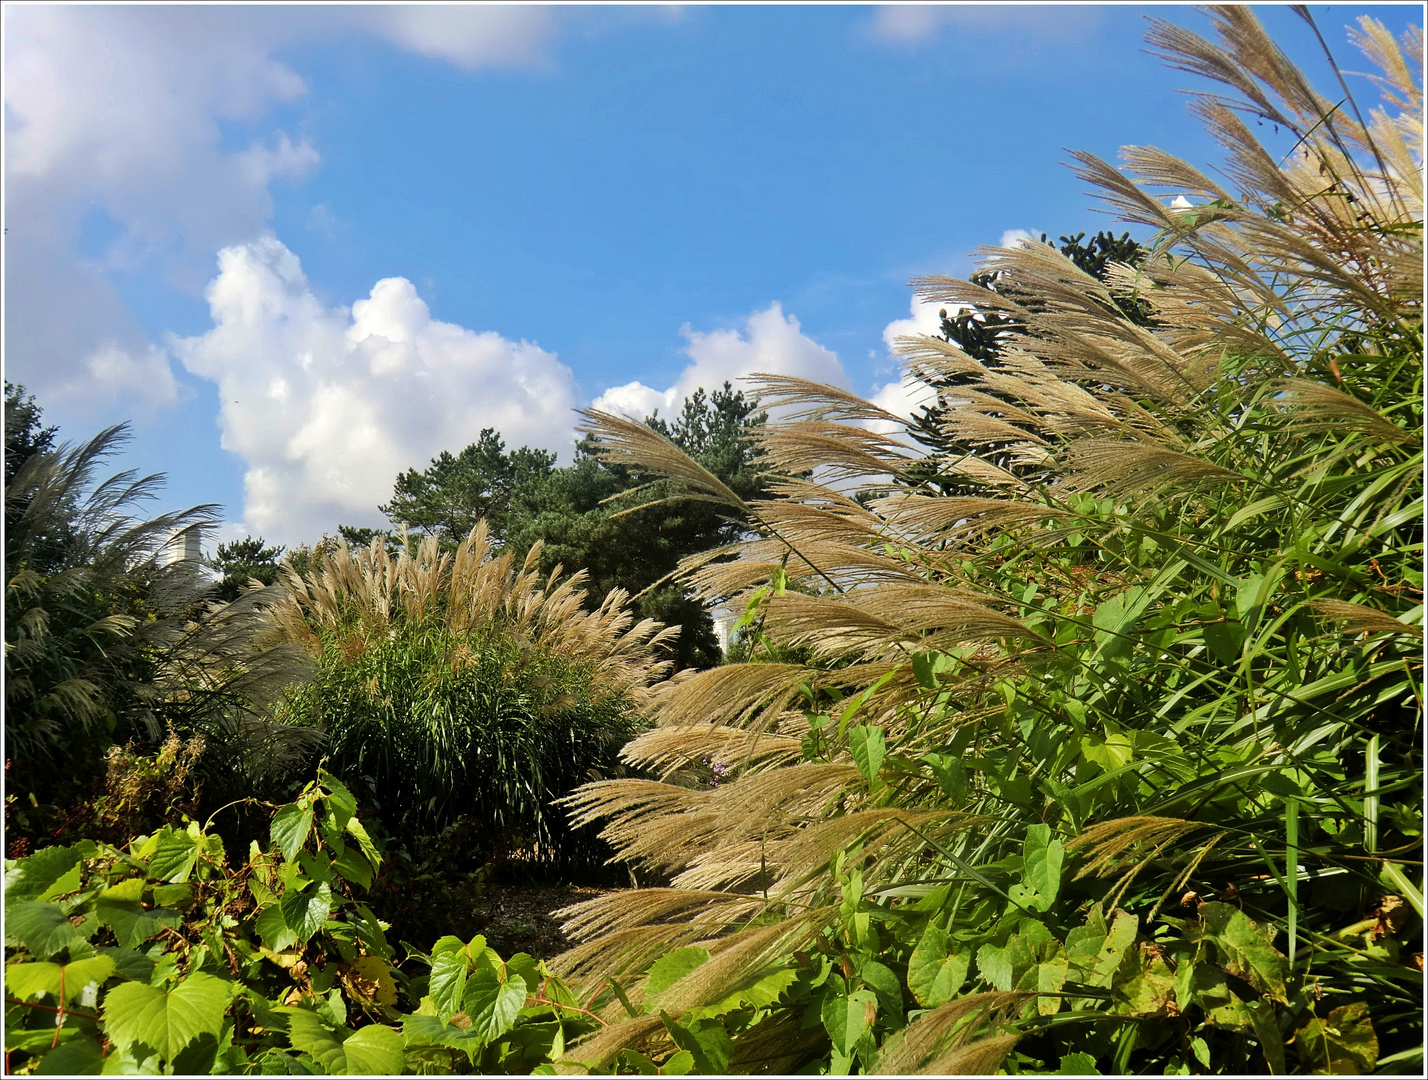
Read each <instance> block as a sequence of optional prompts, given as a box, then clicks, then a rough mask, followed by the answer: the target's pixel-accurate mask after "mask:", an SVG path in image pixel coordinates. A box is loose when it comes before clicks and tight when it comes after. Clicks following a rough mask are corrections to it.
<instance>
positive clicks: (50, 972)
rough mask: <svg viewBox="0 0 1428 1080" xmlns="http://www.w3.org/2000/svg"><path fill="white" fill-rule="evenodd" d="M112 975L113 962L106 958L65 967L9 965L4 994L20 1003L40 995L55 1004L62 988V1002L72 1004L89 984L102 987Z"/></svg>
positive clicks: (55, 965)
mask: <svg viewBox="0 0 1428 1080" xmlns="http://www.w3.org/2000/svg"><path fill="white" fill-rule="evenodd" d="M113 973H114V961H113V959H112V958H111V957H108V956H89V957H86V958H84V959H83V960H74V961H71V962H70V963H68V964H64V965H60V964H51V963H49V962H41V963H33V964H11V965H10V966H9V967H7V968H6V969H5V993H6V994H7V995H8V996H10V997H17V998H20V999H21V1000H22V1001H27V1000H29V999H30V998H32V997H38V996H39V995H41V994H49V995H50V996H51V997H53V998H55V999H56V1000H58V998H59V996H60V988H61V987H63V988H64V996H65V1000H66V1001H73V1000H74V999H75V998H77V997H79V995H80V994H82V993H84V988H85V987H86V986H88V985H89V984H90V983H102V982H103V981H104V980H105V979H107V978H109V976H110V975H112V974H113Z"/></svg>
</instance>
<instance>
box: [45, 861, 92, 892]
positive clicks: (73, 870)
mask: <svg viewBox="0 0 1428 1080" xmlns="http://www.w3.org/2000/svg"><path fill="white" fill-rule="evenodd" d="M82 869H83V867H82V864H80V863H75V864H74V865H73V866H71V867H70V868H69V869H68V870H66V871H65V872H64V873H63V874H61V875H60V876H59V877H58V878H57V879H56V880H55V882H54V884H53V885H51V886H50V887H49V888H48V889H46V890H45V891H44V892H42V893H40V895H39V897H38V899H40V900H59V899H60V898H62V897H66V896H69V895H70V894H71V893H76V892H79V885H80V871H81V870H82Z"/></svg>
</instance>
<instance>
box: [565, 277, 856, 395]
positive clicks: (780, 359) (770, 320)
mask: <svg viewBox="0 0 1428 1080" xmlns="http://www.w3.org/2000/svg"><path fill="white" fill-rule="evenodd" d="M680 333H681V334H683V335H684V339H685V347H684V354H685V356H687V357H688V358H689V363H688V364H687V365H686V366H685V367H684V370H683V371H681V372H680V373H679V377H678V378H677V379H676V380H675V382H674V385H673V386H670V387H669V388H668V389H665V390H656V389H654V388H653V387H649V386H646V385H644V384H643V383H639V382H632V383H626V384H625V385H624V386H616V387H612V388H611V389H609V390H606V391H605V392H604V393H603V394H601V395H600V396H599V397H598V398H596V399H595V402H594V405H593V408H596V409H602V410H604V411H606V412H614V413H622V414H624V415H626V416H633V417H635V418H636V419H639V420H643V419H644V418H645V417H646V416H649V415H651V414H652V413H653V412H654V411H655V410H656V409H659V410H660V412H661V413H662V414H663V415H665V416H670V415H672V414H674V413H676V412H678V410H679V408H680V406H681V404H682V403H683V401H684V399H685V398H686V397H688V396H689V395H690V394H692V393H693V392H694V391H695V390H697V389H698V388H699V387H701V386H702V387H704V389H706V390H715V389H717V388H719V387H721V386H723V385H724V383H725V382H726V381H728V382H731V383H733V384H734V386H735V388H736V389H739V388H740V387H739V384H738V380H739V379H742V378H745V377H746V376H749V375H753V374H755V373H756V372H767V373H769V374H778V375H796V376H798V377H799V378H803V379H811V380H813V381H815V382H824V383H831V384H833V385H834V386H839V387H843V388H845V389H847V388H848V387H849V386H850V383H849V381H848V375H847V372H845V371H844V370H843V365H842V364H841V363H839V361H838V354H837V353H835V352H833V351H832V350H830V349H826V348H824V347H823V346H822V345H820V344H818V342H816V341H814V340H813V339H812V338H811V337H809V336H808V335H807V334H805V333H804V332H803V328H802V326H801V325H800V324H799V321H798V319H797V318H796V317H794V316H793V315H791V314H785V313H784V310H783V305H782V304H780V303H778V302H777V301H775V302H774V303H772V304H770V305H769V306H768V307H767V308H765V309H763V310H762V311H755V312H754V313H752V314H751V315H749V316H748V317H747V318H746V319H745V320H744V324H743V326H742V328H738V329H733V328H731V329H723V330H711V331H709V332H707V333H705V332H701V331H698V330H694V329H692V328H691V327H689V326H688V325H686V326H684V327H683V328H682V329H681V330H680ZM745 389H747V388H745Z"/></svg>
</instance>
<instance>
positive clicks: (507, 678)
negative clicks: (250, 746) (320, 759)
mask: <svg viewBox="0 0 1428 1080" xmlns="http://www.w3.org/2000/svg"><path fill="white" fill-rule="evenodd" d="M538 557H539V549H538V548H537V549H536V550H534V551H533V552H532V553H531V555H530V556H529V557H528V558H527V559H526V563H525V565H524V566H523V567H519V568H518V567H516V566H514V565H513V563H512V560H511V558H510V556H509V555H500V556H497V555H494V554H493V553H492V552H491V551H490V549H489V547H488V544H487V541H486V533H485V529H484V527H478V528H477V529H475V530H473V532H472V534H471V535H470V536H469V537H468V538H467V539H466V541H464V542H463V543H462V544H461V545H460V547H459V548H458V549H457V551H456V553H455V554H454V555H442V554H440V552H439V550H438V547H437V542H436V540H435V538H428V539H427V540H426V541H424V542H423V543H422V544H421V545H420V547H418V548H413V547H412V546H410V545H408V546H407V547H405V548H403V549H402V550H401V551H399V552H397V553H396V554H391V553H389V552H387V551H386V550H384V549H383V547H382V545H381V543H380V541H378V542H376V543H374V544H373V545H372V547H370V548H368V549H359V550H357V551H355V552H354V551H352V550H351V549H349V548H348V547H346V545H345V544H344V545H341V546H339V547H338V548H337V549H336V550H335V551H333V552H330V553H327V554H325V555H323V556H322V558H321V561H320V562H319V564H318V566H317V568H315V569H313V570H310V571H309V572H308V573H307V574H306V575H305V576H304V575H299V574H297V573H296V572H294V571H293V570H291V568H289V570H288V571H287V573H286V576H285V584H286V585H287V588H288V590H289V599H288V600H286V601H285V602H284V604H283V605H282V606H281V607H280V608H279V609H278V619H279V622H280V624H281V626H282V633H283V634H284V635H285V636H286V638H287V639H288V640H289V641H292V642H296V643H300V644H302V645H303V646H305V647H306V648H307V649H309V650H310V652H311V653H312V655H313V656H314V658H315V660H316V663H317V674H316V676H315V677H314V679H313V680H312V681H311V682H310V683H308V684H306V685H304V686H301V687H298V688H297V689H296V690H295V691H294V692H293V693H292V694H291V695H290V696H289V697H288V699H287V700H286V701H285V703H284V705H283V707H282V709H281V711H280V715H281V717H282V718H283V719H284V720H286V721H288V722H292V723H296V724H301V725H304V726H308V727H315V728H320V729H322V730H323V731H325V732H326V735H327V744H326V747H325V754H326V755H327V761H328V763H329V767H330V768H331V769H332V770H333V771H334V772H335V773H336V774H338V775H339V776H341V777H343V778H344V779H345V780H346V781H347V782H349V783H351V784H352V785H354V787H357V788H358V789H359V790H360V789H361V788H363V787H368V788H370V791H371V795H372V798H373V800H374V802H375V805H376V806H377V807H378V808H379V810H380V811H381V812H382V813H383V815H384V816H385V818H386V819H387V821H388V823H389V826H390V827H391V828H392V830H393V832H394V834H395V835H397V836H400V837H404V838H408V839H413V838H415V837H416V836H418V835H420V834H424V833H429V832H434V831H438V830H440V829H443V828H445V827H447V826H449V825H451V824H453V823H454V822H455V821H456V820H457V819H458V818H460V817H463V816H464V817H467V818H470V819H471V820H473V821H475V822H477V823H479V824H480V826H481V828H482V832H483V837H482V840H481V842H480V843H479V844H478V845H476V846H475V847H474V848H473V849H472V850H471V851H470V852H469V855H470V857H471V858H473V859H484V858H489V857H491V856H493V855H509V854H511V853H513V852H517V851H520V852H523V853H525V854H526V855H527V856H528V857H530V858H532V859H533V860H535V861H537V862H540V863H544V864H548V865H558V866H566V865H574V864H588V863H591V862H593V861H596V857H597V855H599V853H600V847H599V844H598V841H597V840H596V839H595V837H594V836H593V834H591V833H589V832H587V833H585V834H582V835H578V836H577V835H572V834H571V832H570V830H569V829H568V827H567V824H566V821H565V816H564V814H562V813H561V812H559V811H556V810H554V809H553V808H552V805H551V803H552V800H553V799H555V798H558V797H560V796H562V795H565V794H567V793H568V792H570V791H571V790H573V789H574V788H575V787H576V786H577V785H579V784H581V783H583V782H585V781H587V780H589V779H590V778H591V777H592V776H600V775H607V776H608V775H619V774H621V773H622V772H623V767H622V766H621V765H620V763H619V758H618V754H619V750H620V747H621V746H623V745H624V743H625V742H626V741H628V739H629V738H630V736H631V735H632V734H633V733H634V732H635V731H636V730H637V729H638V728H639V726H640V725H641V724H642V720H641V709H642V707H643V704H644V701H645V695H646V687H647V685H648V683H649V682H651V681H652V680H653V679H655V678H656V677H657V676H658V675H659V673H660V672H661V671H662V670H663V669H664V666H665V665H664V664H663V663H662V662H661V661H659V660H657V659H656V658H655V650H657V649H658V648H659V647H660V646H661V643H662V642H663V641H665V640H667V634H666V633H664V632H661V631H660V630H659V628H658V626H657V625H656V624H654V623H652V622H649V621H646V622H643V623H640V624H638V625H636V624H635V623H634V620H633V618H632V617H631V616H630V615H629V614H628V613H627V612H626V610H625V608H624V597H623V594H622V593H619V592H618V591H617V592H615V593H612V594H611V596H610V597H609V598H608V599H607V601H606V602H605V603H604V604H603V605H602V606H601V607H600V608H599V609H597V610H596V611H593V612H590V611H586V610H584V609H583V608H582V606H581V601H582V599H583V596H582V593H581V588H580V586H581V580H582V579H581V578H580V577H579V576H577V577H574V578H571V579H568V580H566V581H563V582H562V581H559V580H558V578H557V577H556V576H555V575H552V576H551V577H550V578H549V579H546V580H541V579H540V577H539V576H538V575H537V573H536V571H535V569H534V567H535V565H536V562H537V559H538Z"/></svg>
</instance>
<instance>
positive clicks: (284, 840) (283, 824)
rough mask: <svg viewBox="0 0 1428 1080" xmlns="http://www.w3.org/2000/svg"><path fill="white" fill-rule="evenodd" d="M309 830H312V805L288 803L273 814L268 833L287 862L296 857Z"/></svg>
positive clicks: (305, 840)
mask: <svg viewBox="0 0 1428 1080" xmlns="http://www.w3.org/2000/svg"><path fill="white" fill-rule="evenodd" d="M310 832H312V807H310V806H307V807H303V806H299V805H298V804H297V803H288V805H287V806H284V807H282V808H281V809H279V810H278V812H277V813H276V814H274V815H273V823H272V825H271V826H269V828H268V835H269V836H270V837H271V839H272V842H273V844H274V845H275V846H276V847H277V849H278V850H279V851H281V852H282V853H283V858H284V859H286V860H287V861H288V862H292V861H293V860H294V859H296V858H297V853H298V852H299V851H301V850H302V846H303V844H304V843H306V842H307V837H308V834H309V833H310Z"/></svg>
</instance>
